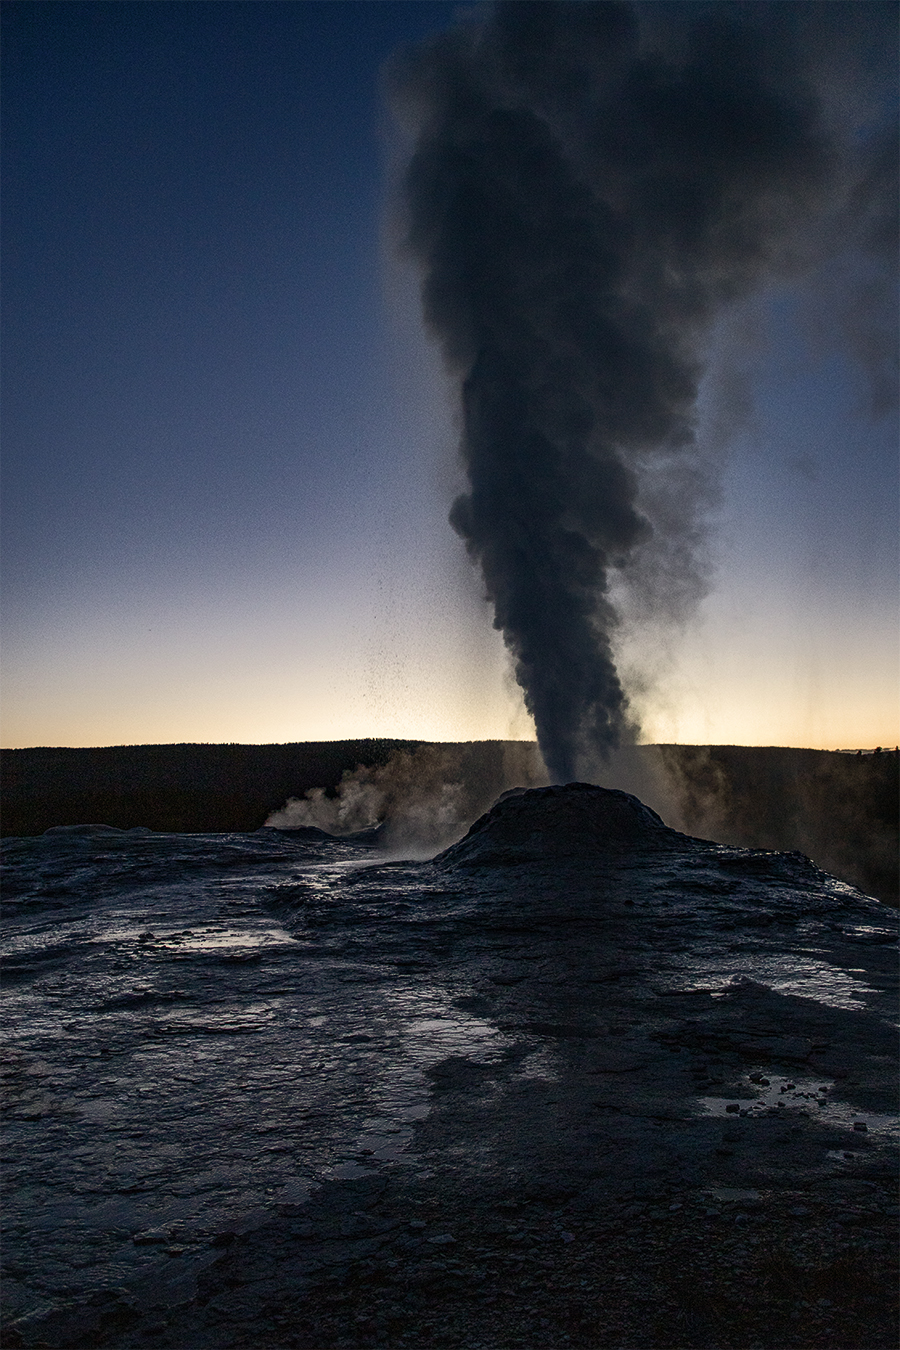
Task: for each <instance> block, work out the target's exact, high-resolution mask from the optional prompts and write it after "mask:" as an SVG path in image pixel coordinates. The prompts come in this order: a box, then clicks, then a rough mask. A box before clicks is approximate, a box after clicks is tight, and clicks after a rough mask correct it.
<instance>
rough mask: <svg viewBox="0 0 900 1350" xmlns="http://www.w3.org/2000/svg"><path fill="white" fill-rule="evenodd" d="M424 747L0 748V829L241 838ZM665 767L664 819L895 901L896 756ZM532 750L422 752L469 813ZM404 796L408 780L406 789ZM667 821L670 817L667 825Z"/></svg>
mask: <svg viewBox="0 0 900 1350" xmlns="http://www.w3.org/2000/svg"><path fill="white" fill-rule="evenodd" d="M427 744H428V743H427V742H422V741H401V740H382V739H365V740H354V741H308V742H300V743H297V744H293V745H133V746H109V747H105V748H102V749H77V750H76V749H67V748H41V749H28V750H6V751H4V752H3V753H2V755H0V771H2V779H0V781H2V804H3V811H2V821H0V824H2V833H3V834H4V835H34V834H41V833H42V832H43V831H44V830H46V829H48V828H49V827H50V826H53V825H78V824H83V823H96V824H104V825H114V826H117V827H118V828H119V829H130V828H132V827H133V826H136V825H139V826H145V827H147V828H149V829H152V830H167V831H173V832H177V833H182V832H194V831H196V832H206V831H209V832H217V831H230V830H237V831H243V830H255V829H258V828H259V827H260V826H261V825H263V824H264V823H265V821H266V820H267V818H268V817H269V816H270V815H271V814H272V813H273V812H275V811H278V810H279V809H280V808H282V807H283V806H284V804H285V802H286V801H287V800H288V799H289V798H299V797H303V796H304V794H305V793H307V792H308V791H309V790H310V789H312V788H324V789H325V790H326V793H329V794H330V793H333V792H334V790H335V789H336V787H337V785H338V783H339V782H340V781H341V779H342V777H343V775H344V774H345V773H350V772H352V771H353V770H355V769H357V768H358V767H359V766H361V765H362V766H365V767H367V768H377V767H378V766H383V765H385V764H387V763H388V762H389V761H390V760H391V759H392V758H394V757H396V756H397V755H398V754H401V753H402V752H406V754H407V755H409V754H414V752H416V751H417V750H419V751H420V757H421V754H424V753H425V752H424V749H423V747H425V746H426V745H427ZM640 753H641V755H643V756H646V757H647V761H648V763H649V762H651V761H652V762H653V764H654V765H655V766H656V767H657V770H658V768H659V766H660V764H661V765H662V766H663V767H664V768H665V776H666V779H667V785H668V796H669V797H670V799H671V801H672V811H671V812H670V813H669V817H668V818H669V821H670V823H671V824H673V825H677V826H679V827H680V828H681V829H684V830H686V831H688V832H689V833H691V834H696V835H700V836H702V837H705V838H709V839H717V840H719V841H720V842H722V843H728V844H740V845H744V846H745V847H749V848H777V849H800V850H801V851H802V852H804V853H808V854H809V856H810V857H811V858H813V860H814V861H815V862H816V863H818V864H819V866H820V867H823V868H825V869H826V870H827V871H830V872H833V873H834V874H835V875H836V876H839V877H842V878H843V879H844V880H846V881H849V882H851V883H852V884H853V885H856V886H859V887H860V888H861V889H862V890H864V891H867V892H868V893H869V894H870V895H876V896H878V897H879V899H881V900H884V901H886V902H887V903H889V904H897V899H898V865H897V850H898V800H900V783H898V755H897V754H896V752H893V751H891V752H884V753H882V754H877V755H860V756H856V755H848V754H842V753H838V752H836V751H827V750H796V749H783V748H778V747H762V748H757V747H747V746H685V745H669V746H658V747H657V746H645V747H641V748H640ZM535 754H536V750H535V748H534V747H528V746H526V745H524V744H523V743H521V742H506V741H482V742H475V743H472V744H468V745H454V744H448V745H435V746H432V747H431V753H430V772H431V781H432V784H433V779H434V760H435V756H438V757H440V756H441V755H443V756H445V757H446V764H447V777H448V780H452V781H454V782H459V781H461V782H462V783H463V786H464V788H465V791H464V792H463V793H462V799H463V801H464V802H465V803H466V805H467V806H468V807H470V808H471V810H470V814H471V816H472V818H474V816H475V815H477V814H479V813H480V811H482V810H484V809H485V807H486V805H489V804H490V802H491V801H492V800H493V799H494V798H495V797H496V796H498V795H499V793H500V792H502V791H503V790H504V788H506V787H509V786H510V785H511V782H512V781H524V778H523V777H522V770H523V768H524V769H526V770H527V768H528V763H527V761H528V758H529V755H531V757H532V758H534V756H535ZM415 790H416V780H415V775H412V776H410V777H409V788H408V791H411V792H414V791H415ZM676 815H677V817H678V819H675V816H676Z"/></svg>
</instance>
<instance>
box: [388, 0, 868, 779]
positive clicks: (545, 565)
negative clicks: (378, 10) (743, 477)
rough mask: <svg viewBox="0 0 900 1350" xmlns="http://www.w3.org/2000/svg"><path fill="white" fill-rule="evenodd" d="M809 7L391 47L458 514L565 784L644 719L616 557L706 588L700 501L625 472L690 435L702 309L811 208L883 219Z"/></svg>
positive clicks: (625, 7) (572, 7)
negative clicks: (824, 82)
mask: <svg viewBox="0 0 900 1350" xmlns="http://www.w3.org/2000/svg"><path fill="white" fill-rule="evenodd" d="M814 8H816V9H819V10H820V9H821V7H819V6H816V7H814ZM863 8H865V7H863ZM776 11H777V12H776ZM788 11H789V12H788ZM818 17H821V15H819V16H818ZM856 17H857V15H854V16H853V18H852V19H848V20H847V22H846V23H845V24H844V25H843V30H842V40H843V41H848V40H849V41H852V37H851V38H849V39H848V34H849V33H851V31H852V30H853V29H854V28H855V26H856ZM808 26H809V10H808V8H807V7H805V6H803V5H797V6H775V7H770V6H722V5H714V6H699V5H698V6H694V5H668V6H651V7H647V8H646V9H645V8H642V7H640V6H634V5H631V4H620V3H603V4H583V3H549V2H547V0H542V2H541V3H537V4H531V3H522V0H515V2H514V3H500V4H498V5H496V6H495V7H494V8H493V10H492V11H491V14H490V17H489V18H488V19H487V20H486V21H485V22H481V23H478V22H472V23H469V24H467V25H463V26H460V27H458V28H456V29H454V30H452V31H450V32H446V33H442V34H441V35H440V36H438V37H436V38H434V39H433V40H431V41H429V42H427V43H426V44H424V45H422V46H421V47H418V48H416V49H414V50H413V51H411V52H408V53H406V54H405V56H404V57H403V58H402V59H401V60H400V61H398V62H397V63H396V65H395V68H394V88H395V93H396V97H397V102H398V106H400V107H402V110H403V112H404V113H405V114H406V115H407V116H408V117H409V118H410V119H411V120H412V122H413V124H414V126H415V128H416V133H417V142H416V148H415V151H414V153H413V156H412V159H411V162H410V164H409V168H408V171H407V174H406V178H405V182H404V209H405V232H406V240H407V243H408V245H409V247H410V249H411V250H412V252H413V254H414V256H415V257H416V258H417V260H418V262H419V264H420V265H421V268H422V273H423V285H422V294H423V303H424V312H425V317H426V321H427V323H428V325H429V327H430V329H431V330H432V331H433V333H434V334H435V335H436V336H437V337H438V339H439V341H440V343H441V346H442V349H443V353H444V356H445V358H446V362H447V364H448V367H449V369H450V370H451V372H452V374H453V376H454V378H455V379H456V381H457V382H458V390H459V399H460V405H461V412H462V456H463V460H464V463H465V467H466V470H467V473H468V478H469V490H468V492H467V493H465V494H464V495H463V496H460V497H459V498H458V499H457V501H456V502H455V504H454V506H453V509H452V512H451V521H452V524H453V526H454V528H455V529H456V530H457V531H458V533H459V534H460V535H461V536H462V538H463V539H464V540H465V542H466V546H467V548H468V550H469V553H470V555H471V556H472V558H473V559H475V560H476V561H477V562H478V563H479V565H480V567H481V571H482V574H483V577H484V582H485V587H486V591H487V595H488V597H489V599H490V600H491V601H492V603H493V605H494V611H495V625H496V626H497V627H498V628H499V629H501V630H502V632H503V635H504V638H505V641H506V644H507V646H508V648H509V650H510V652H511V653H512V655H513V658H514V661H515V668H516V674H517V678H518V680H519V683H520V685H521V687H522V689H523V691H524V695H525V701H526V704H527V706H528V708H529V710H530V712H531V713H532V714H533V716H534V720H535V725H536V729H537V736H538V741H539V743H540V747H541V751H542V753H543V755H544V759H545V762H546V764H547V768H548V771H549V772H550V775H551V777H552V778H553V779H554V780H555V781H558V782H566V781H567V780H571V779H574V778H577V777H579V776H582V777H583V776H590V774H591V772H592V771H593V769H592V766H594V765H596V764H597V762H598V760H603V759H604V758H605V757H606V755H607V754H608V752H609V750H610V749H611V748H613V747H615V746H616V745H618V744H619V743H620V741H621V740H622V739H623V738H627V737H628V735H629V734H631V733H632V732H633V731H634V726H633V718H632V716H631V714H630V713H629V705H628V699H627V696H626V692H625V690H624V689H623V685H622V681H621V679H620V675H619V673H618V671H617V668H616V664H615V660H614V654H613V635H614V631H615V628H616V624H617V620H618V616H617V612H616V608H615V606H614V604H613V603H612V601H611V598H610V581H611V577H612V574H613V572H614V570H615V569H622V570H623V573H624V576H625V577H626V580H627V579H631V580H632V581H636V584H638V585H640V584H641V581H640V577H641V569H642V568H645V567H649V566H651V565H652V566H653V568H654V569H655V573H656V575H655V577H654V583H653V584H654V587H655V594H656V598H657V601H658V602H660V601H661V603H663V604H664V605H665V604H666V603H669V602H670V605H671V607H672V608H673V609H674V608H676V607H679V606H680V607H681V608H682V609H683V608H684V607H685V604H686V603H687V604H688V606H689V603H690V593H691V592H692V590H693V592H695V598H696V596H697V595H699V593H700V589H701V587H700V581H699V575H698V568H697V560H696V556H695V548H694V544H695V541H696V538H697V533H698V520H697V517H698V514H699V512H700V509H701V504H700V502H699V501H698V500H697V498H696V497H695V498H694V500H693V501H691V500H688V499H687V498H685V499H684V500H682V501H681V503H680V504H678V503H676V502H675V500H674V499H675V498H676V497H677V496H678V494H677V493H675V492H673V493H671V494H670V499H669V500H668V501H667V504H666V507H665V509H664V511H659V512H657V513H654V511H653V509H652V508H648V506H647V504H646V503H645V502H644V501H643V500H642V498H641V496H640V495H639V494H640V488H641V482H642V475H643V474H644V472H645V471H648V470H649V472H650V473H651V474H655V475H657V479H658V474H659V472H660V469H662V472H663V473H666V472H667V471H668V466H675V465H678V464H683V463H684V462H685V459H686V458H689V457H690V456H691V455H692V454H693V453H696V427H695V420H694V418H695V405H696V400H697V393H698V384H699V380H700V377H701V374H702V370H703V357H704V344H705V342H706V341H707V340H708V337H709V333H710V330H711V325H712V324H713V322H714V321H715V320H716V319H717V318H718V317H719V316H720V315H721V314H722V312H723V309H724V307H725V306H727V305H728V304H729V303H731V302H733V301H735V300H736V299H738V298H740V297H742V296H745V295H747V294H748V293H749V292H750V291H751V290H752V289H753V288H755V287H757V286H759V285H761V284H762V283H763V282H765V281H767V280H769V279H771V278H772V276H773V275H776V274H778V273H779V272H781V271H783V270H784V268H785V267H786V266H788V265H794V264H795V263H796V262H797V261H798V259H799V257H800V254H801V253H804V252H805V254H806V259H807V261H808V260H809V259H810V257H811V256H812V253H813V252H817V256H821V248H822V247H824V246H825V245H824V244H822V242H821V239H820V240H819V243H817V244H815V245H814V244H813V242H812V239H813V236H814V235H815V225H814V222H815V221H816V220H817V219H819V218H821V216H822V212H823V210H825V211H826V213H827V211H833V210H834V209H835V203H836V202H837V201H839V200H843V199H846V200H848V201H850V200H854V201H855V203H856V204H855V206H854V212H853V219H855V220H858V221H862V220H863V219H870V218H871V219H874V218H875V216H877V214H878V212H877V210H876V211H875V212H874V214H873V212H872V209H871V202H872V199H873V197H874V195H876V194H878V193H880V194H882V197H884V195H885V179H884V176H883V175H882V177H881V178H880V179H879V177H878V175H877V174H873V173H872V163H870V160H871V161H872V162H874V160H873V157H872V154H871V146H870V145H868V143H867V142H866V140H865V137H864V136H859V137H857V139H856V141H855V143H854V144H851V139H850V137H849V136H848V137H847V144H846V145H845V144H842V143H841V141H840V137H839V135H838V133H837V132H836V131H835V129H834V126H835V124H834V120H833V119H831V120H829V118H828V117H826V116H825V115H824V114H823V111H822V106H821V100H820V99H818V98H817V96H816V93H815V81H816V79H817V78H821V70H818V71H817V72H816V71H815V61H814V58H813V55H812V54H811V52H810V51H808V50H807V48H808V47H809V46H810V45H811V44H810V43H809V41H808V35H807V36H804V35H805V34H806V29H807V28H808ZM821 55H822V53H821V49H819V50H818V52H817V54H816V55H815V59H816V60H819V61H821ZM889 176H890V175H888V177H889ZM888 192H889V189H888ZM854 193H855V194H856V196H855V198H854V196H853V194H854ZM860 194H862V195H861V196H860ZM864 197H865V198H866V202H865V203H863V200H862V199H863V198H864ZM801 227H802V232H803V234H804V241H803V247H802V248H800V247H799V242H798V241H799V234H800V231H801ZM849 228H850V229H851V231H852V228H853V227H852V226H850V227H849ZM858 228H859V229H860V230H861V229H862V226H859V227H858ZM822 237H824V236H822ZM846 238H847V236H846V232H845V234H844V236H843V242H844V243H846ZM789 255H790V263H789ZM676 472H680V470H676ZM701 495H702V494H701ZM663 515H664V516H665V521H664V523H663V521H662V519H661V517H662V516H663ZM657 516H658V517H659V518H657ZM654 531H655V532H656V534H657V538H656V540H655V541H654V542H653V544H652V546H649V547H648V545H649V543H650V541H651V539H652V537H653V535H654ZM660 531H662V532H663V533H664V534H667V535H668V538H667V539H665V540H663V541H662V542H660V539H659V537H658V536H659V533H660ZM661 557H663V558H665V560H666V563H665V566H663V567H661V566H660V561H659V560H660V558H661ZM648 559H655V562H653V563H652V564H651V563H648ZM660 573H662V574H664V580H662V581H661V579H660ZM667 588H668V589H667ZM686 595H687V596H688V601H687V602H686V601H685V596H686ZM667 596H668V602H667ZM676 602H677V605H676Z"/></svg>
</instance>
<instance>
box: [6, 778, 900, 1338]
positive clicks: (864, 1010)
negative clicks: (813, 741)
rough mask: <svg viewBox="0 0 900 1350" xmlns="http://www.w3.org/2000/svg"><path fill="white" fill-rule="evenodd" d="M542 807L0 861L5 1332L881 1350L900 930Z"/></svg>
mask: <svg viewBox="0 0 900 1350" xmlns="http://www.w3.org/2000/svg"><path fill="white" fill-rule="evenodd" d="M541 791H542V792H543V794H544V795H543V797H541V796H540V795H539V793H527V794H524V796H523V797H519V798H509V799H507V801H506V802H501V803H499V809H498V808H495V809H494V812H492V813H490V815H491V816H493V822H491V820H490V819H488V818H485V821H484V822H482V823H481V828H480V829H478V828H477V827H473V831H472V832H470V836H469V840H470V841H471V840H473V839H474V840H476V841H477V840H481V843H480V844H479V845H478V850H477V851H476V850H473V849H471V848H470V849H468V850H467V849H466V848H465V847H464V845H465V841H463V842H462V843H461V844H460V845H457V846H455V849H456V850H457V851H456V852H454V849H450V850H448V851H447V852H446V853H445V854H444V855H442V856H441V858H440V859H439V860H438V862H437V863H436V864H429V863H403V862H398V863H385V862H384V861H381V860H379V857H378V854H377V853H376V852H375V851H374V850H373V849H372V848H371V847H369V846H368V844H367V843H366V841H365V840H362V841H356V842H353V843H346V842H338V841H332V840H329V839H327V838H321V837H312V836H310V835H309V834H305V835H304V837H302V838H301V837H291V836H289V835H282V834H279V833H277V832H275V831H262V832H259V833H257V834H254V835H244V836H241V835H234V836H193V837H190V839H189V840H185V838H184V837H173V836H161V835H150V834H139V833H132V832H128V833H126V834H119V833H116V832H102V831H96V830H95V831H90V830H85V831H81V832H78V831H75V832H69V833H67V834H64V835H59V834H56V835H54V836H50V837H48V838H44V839H38V840H20V841H11V842H9V843H8V845H7V847H6V849H5V853H6V856H7V919H6V926H7V936H6V949H7V961H8V974H7V989H6V999H7V1026H8V1027H10V1028H11V1032H10V1035H9V1036H8V1039H7V1050H6V1054H7V1063H6V1068H7V1071H8V1078H9V1091H8V1095H7V1108H8V1112H9V1116H8V1121H7V1125H6V1158H7V1200H6V1214H7V1236H6V1244H5V1255H6V1261H7V1264H8V1270H7V1276H6V1280H5V1285H4V1298H5V1301H6V1313H5V1318H6V1330H5V1336H4V1345H9V1346H13V1347H15V1346H28V1347H38V1346H41V1345H44V1346H47V1345H49V1346H52V1347H57V1346H58V1347H61V1348H62V1347H68V1346H79V1345H108V1346H115V1347H122V1350H125V1347H138V1346H143V1345H148V1346H161V1347H169V1348H170V1350H193V1347H197V1350H200V1347H231V1346H234V1347H248V1348H249V1347H257V1346H259V1347H279V1346H285V1347H288V1346H301V1347H309V1350H314V1348H317V1347H328V1346H335V1347H356V1346H360V1347H362V1346H371V1345H386V1346H392V1347H393V1346H406V1345H409V1346H415V1347H422V1348H423V1350H424V1347H431V1346H436V1347H444V1346H446V1347H466V1346H471V1347H473V1348H474V1347H479V1346H480V1347H483V1348H484V1350H488V1348H490V1350H493V1347H497V1348H498V1350H500V1347H507V1346H509V1347H512V1346H521V1347H533V1346H536V1345H542V1346H543V1345H546V1346H553V1347H556V1346H559V1347H571V1346H583V1347H595V1346H596V1347H599V1346H601V1345H602V1346H604V1347H607V1346H618V1347H622V1348H623V1350H638V1348H641V1350H643V1348H644V1347H647V1350H649V1348H650V1347H670V1348H671V1350H683V1348H686V1347H698V1348H701V1347H709V1348H710V1350H718V1348H719V1347H721V1350H728V1348H729V1347H734V1350H749V1348H750V1347H752V1346H760V1347H766V1348H767V1350H770V1348H771V1350H780V1348H781V1347H788V1346H798V1347H799V1346H803V1347H806V1346H809V1347H812V1346H817V1347H818V1346H821V1347H826V1346H827V1347H829V1348H833V1347H838V1348H841V1350H863V1347H865V1348H866V1350H869V1347H873V1348H875V1347H881V1346H887V1345H891V1346H893V1345H894V1344H895V1343H896V1324H895V1321H894V1293H895V1289H896V1265H895V1255H896V1146H897V1114H896V1113H897V1100H896V1034H895V1014H896V996H895V988H896V945H895V944H896V917H895V916H894V915H893V914H892V913H891V912H890V911H888V910H886V909H885V908H884V907H882V906H880V905H878V904H877V903H876V902H874V901H871V900H868V899H866V898H865V897H863V896H861V895H859V894H858V893H857V892H855V891H853V890H852V889H851V888H849V887H847V886H845V885H844V884H843V883H839V882H835V881H834V880H833V879H831V878H828V877H826V876H824V875H823V874H822V873H819V872H818V871H817V870H816V869H815V868H814V867H813V866H812V865H811V864H810V863H809V862H808V860H806V859H804V858H802V857H801V856H800V855H789V854H766V853H753V852H749V851H745V850H739V849H728V848H724V847H721V846H718V845H710V844H705V843H703V842H702V841H696V840H690V839H686V838H685V837H683V836H679V835H676V834H674V832H672V831H668V830H666V828H665V826H663V825H662V823H661V822H659V823H658V824H656V823H655V822H656V820H657V818H656V817H653V813H652V812H647V818H645V817H644V816H643V815H642V814H641V812H643V811H646V808H643V807H641V810H640V811H636V810H635V809H634V808H633V807H631V806H630V805H629V803H628V802H626V803H624V804H623V803H622V802H621V801H619V800H618V799H619V798H621V797H624V796H625V795H626V794H608V796H609V797H615V798H616V800H615V801H613V802H604V801H602V799H601V798H598V797H593V800H594V801H595V802H596V803H597V804H598V810H597V811H595V813H594V816H593V822H594V823H593V827H592V829H588V830H587V832H586V833H587V836H588V839H587V842H586V843H585V842H584V838H582V842H581V843H580V844H578V846H577V847H575V848H574V849H573V848H572V847H571V845H566V846H562V845H561V844H560V843H559V841H562V840H564V839H565V837H566V831H567V830H568V833H569V836H570V837H573V838H576V840H577V838H578V835H579V829H578V827H577V826H576V825H575V824H573V822H576V821H578V820H583V818H584V815H585V812H588V814H590V806H589V802H590V800H591V797H592V796H593V794H596V793H600V792H602V790H601V789H589V790H587V792H585V791H584V790H583V789H580V788H578V789H568V790H567V789H551V790H541ZM548 791H549V796H548V795H547V793H548ZM630 801H631V802H633V801H635V799H630ZM569 806H571V810H569V809H568V807H569ZM638 806H640V804H639V803H638ZM547 807H550V808H551V811H550V814H551V816H552V820H553V829H552V830H551V831H549V832H550V833H551V835H553V837H555V838H556V839H557V841H558V843H557V846H556V848H555V849H554V848H552V847H551V848H545V849H544V850H543V852H542V850H541V848H540V847H538V841H537V840H536V839H535V838H534V833H535V830H536V829H537V830H538V831H540V829H541V825H540V817H541V815H542V810H543V811H544V813H545V817H544V818H545V819H546V811H547ZM623 811H624V812H626V813H627V814H626V815H625V816H624V817H623V816H622V812H623ZM616 812H618V813H619V815H618V817H616V815H615V813H616ZM495 813H496V814H495ZM604 813H605V814H604ZM651 817H652V819H648V818H651ZM498 818H499V820H500V822H501V825H502V837H500V838H499V842H498V837H497V834H496V829H495V826H496V822H497V820H498ZM604 818H605V819H606V820H607V821H609V820H611V819H612V820H613V821H615V819H617V818H618V819H619V820H620V821H621V820H622V819H625V820H626V821H627V820H629V819H630V820H632V821H634V820H636V821H637V822H638V828H637V833H636V834H635V835H633V836H632V838H631V839H630V840H627V841H625V842H624V843H623V841H622V830H621V829H619V830H618V833H617V831H616V829H615V828H613V829H612V830H611V831H610V832H611V833H612V834H613V835H616V838H615V839H614V840H613V842H612V844H611V846H610V847H604V827H603V823H602V822H603V819H604ZM536 819H538V824H537V825H535V820H536ZM642 832H643V834H642ZM544 833H545V836H546V833H547V830H546V827H545V830H544ZM492 834H493V835H494V837H493V838H492ZM647 836H650V838H649V839H648V837H647ZM485 841H486V844H485ZM653 841H655V844H654V843H653ZM567 849H568V852H567V851H566V850H567ZM517 861H518V862H519V863H520V864H521V865H518V866H510V864H511V863H515V862H517ZM863 1127H864V1128H863Z"/></svg>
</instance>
